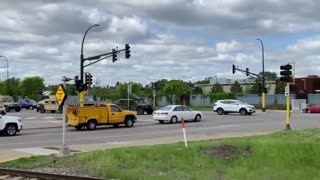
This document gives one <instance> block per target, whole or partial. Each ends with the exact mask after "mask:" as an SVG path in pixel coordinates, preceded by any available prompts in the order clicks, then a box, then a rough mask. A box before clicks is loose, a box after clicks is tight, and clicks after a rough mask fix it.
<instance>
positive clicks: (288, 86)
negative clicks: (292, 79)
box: [286, 83, 291, 130]
mask: <svg viewBox="0 0 320 180" xmlns="http://www.w3.org/2000/svg"><path fill="white" fill-rule="evenodd" d="M286 88H287V89H290V83H287V86H286ZM290 113H291V112H290V90H289V92H288V94H287V116H286V130H290V129H291V127H290V123H291V114H290Z"/></svg>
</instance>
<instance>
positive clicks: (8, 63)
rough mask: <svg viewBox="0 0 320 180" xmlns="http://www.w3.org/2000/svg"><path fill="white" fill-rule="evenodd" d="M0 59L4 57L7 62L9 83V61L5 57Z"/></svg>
mask: <svg viewBox="0 0 320 180" xmlns="http://www.w3.org/2000/svg"><path fill="white" fill-rule="evenodd" d="M0 57H3V58H4V59H5V60H6V61H7V82H8V80H9V61H8V59H7V58H6V57H5V56H0Z"/></svg>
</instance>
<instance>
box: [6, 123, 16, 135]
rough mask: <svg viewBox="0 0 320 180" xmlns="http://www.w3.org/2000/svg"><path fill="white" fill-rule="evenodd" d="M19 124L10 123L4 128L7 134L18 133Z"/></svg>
mask: <svg viewBox="0 0 320 180" xmlns="http://www.w3.org/2000/svg"><path fill="white" fill-rule="evenodd" d="M17 130H18V128H17V125H15V124H8V125H7V126H6V128H5V130H4V132H5V133H6V135H8V136H14V135H16V134H17Z"/></svg>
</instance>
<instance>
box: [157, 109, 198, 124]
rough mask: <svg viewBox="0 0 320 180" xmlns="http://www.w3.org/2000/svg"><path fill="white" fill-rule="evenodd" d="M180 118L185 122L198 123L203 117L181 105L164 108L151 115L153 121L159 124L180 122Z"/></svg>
mask: <svg viewBox="0 0 320 180" xmlns="http://www.w3.org/2000/svg"><path fill="white" fill-rule="evenodd" d="M182 117H183V118H184V120H186V121H196V122H199V121H201V119H202V117H203V115H202V113H201V112H200V111H193V110H192V109H191V108H189V107H187V106H183V105H169V106H165V107H162V108H161V109H159V110H157V111H154V113H153V119H154V120H155V121H159V123H161V124H162V123H164V122H170V123H177V122H181V118H182Z"/></svg>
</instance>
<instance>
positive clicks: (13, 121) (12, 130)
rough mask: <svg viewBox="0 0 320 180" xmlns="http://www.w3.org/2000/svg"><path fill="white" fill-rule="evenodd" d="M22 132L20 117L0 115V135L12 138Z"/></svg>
mask: <svg viewBox="0 0 320 180" xmlns="http://www.w3.org/2000/svg"><path fill="white" fill-rule="evenodd" d="M21 130H22V122H21V118H20V117H15V116H2V115H0V133H1V134H4V135H7V136H14V135H16V134H17V132H20V131H21Z"/></svg>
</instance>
